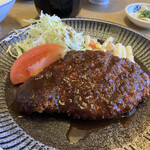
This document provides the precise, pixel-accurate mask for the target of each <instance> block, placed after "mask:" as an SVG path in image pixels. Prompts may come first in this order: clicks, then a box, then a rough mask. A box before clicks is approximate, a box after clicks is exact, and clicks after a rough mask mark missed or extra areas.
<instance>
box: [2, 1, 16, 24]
mask: <svg viewBox="0 0 150 150" xmlns="http://www.w3.org/2000/svg"><path fill="white" fill-rule="evenodd" d="M14 3H15V0H2V1H0V22H2V21H3V20H4V19H5V17H6V16H7V15H8V13H9V11H10V10H11V8H12V6H13V5H14Z"/></svg>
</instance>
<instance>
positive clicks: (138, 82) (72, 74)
mask: <svg viewBox="0 0 150 150" xmlns="http://www.w3.org/2000/svg"><path fill="white" fill-rule="evenodd" d="M148 95H149V76H148V75H147V74H146V73H144V72H143V71H142V70H141V69H140V66H139V65H138V64H136V63H133V62H131V61H130V60H128V59H125V58H119V57H117V56H113V55H112V54H111V53H110V52H103V51H91V50H87V51H70V52H68V53H67V55H65V57H64V58H61V59H59V60H57V61H56V62H54V63H53V64H51V65H50V66H48V67H46V68H45V69H44V70H43V71H42V72H41V73H39V74H38V75H36V76H34V77H31V78H30V79H29V80H27V81H26V82H25V83H24V84H22V85H21V86H20V87H19V89H18V91H17V97H16V102H17V103H18V105H19V107H20V110H21V111H23V112H26V113H29V114H31V113H32V112H39V113H42V112H47V113H65V114H68V115H71V116H73V117H74V118H80V119H91V120H95V119H111V118H114V117H117V116H121V115H124V114H128V113H129V112H130V111H132V110H133V109H134V108H135V107H136V106H137V105H138V104H139V102H141V101H142V100H143V99H144V98H146V97H147V96H148Z"/></svg>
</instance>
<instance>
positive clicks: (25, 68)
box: [10, 43, 65, 84]
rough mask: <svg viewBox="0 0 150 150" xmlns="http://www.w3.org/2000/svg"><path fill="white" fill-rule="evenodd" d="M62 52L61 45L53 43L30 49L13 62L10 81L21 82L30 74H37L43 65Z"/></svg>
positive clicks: (51, 61) (48, 63) (53, 60)
mask: <svg viewBox="0 0 150 150" xmlns="http://www.w3.org/2000/svg"><path fill="white" fill-rule="evenodd" d="M64 52H65V48H64V47H63V46H61V45H58V44H54V43H50V44H44V45H40V46H37V47H34V48H32V49H30V50H29V51H27V52H25V53H24V54H23V55H21V56H20V57H19V58H18V59H17V60H16V61H15V62H14V64H13V66H12V68H11V71H10V79H11V81H12V83H13V84H19V83H23V82H25V81H26V80H28V79H29V78H30V77H31V76H35V75H37V74H38V73H39V72H41V71H42V70H43V69H44V68H45V67H47V66H49V65H50V64H51V63H53V62H55V61H56V60H57V59H58V58H59V57H60V56H62V55H63V54H64Z"/></svg>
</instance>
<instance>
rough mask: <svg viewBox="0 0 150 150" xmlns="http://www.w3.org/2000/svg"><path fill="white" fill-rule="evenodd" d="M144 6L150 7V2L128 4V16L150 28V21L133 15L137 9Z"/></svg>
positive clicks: (137, 23)
mask: <svg viewBox="0 0 150 150" xmlns="http://www.w3.org/2000/svg"><path fill="white" fill-rule="evenodd" d="M142 6H148V7H150V3H132V4H130V5H127V6H126V8H125V11H126V14H127V17H128V18H129V20H130V21H131V22H133V23H134V24H135V25H137V26H139V27H142V28H147V29H150V22H149V21H145V20H141V19H139V18H137V17H135V16H134V15H133V14H134V13H135V12H136V11H139V10H140V8H141V7H142Z"/></svg>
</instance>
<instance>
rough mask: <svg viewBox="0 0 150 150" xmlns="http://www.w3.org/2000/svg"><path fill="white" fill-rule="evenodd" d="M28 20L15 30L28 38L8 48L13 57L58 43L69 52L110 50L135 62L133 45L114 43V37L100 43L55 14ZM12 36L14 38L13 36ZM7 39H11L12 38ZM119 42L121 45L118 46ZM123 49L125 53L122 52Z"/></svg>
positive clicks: (17, 33) (17, 34)
mask: <svg viewBox="0 0 150 150" xmlns="http://www.w3.org/2000/svg"><path fill="white" fill-rule="evenodd" d="M26 21H28V22H30V23H32V24H31V25H30V26H28V27H26V28H23V29H21V30H15V31H14V32H15V33H16V34H14V36H19V35H20V34H24V36H26V39H25V40H21V41H20V42H17V43H15V45H14V46H13V47H12V46H10V47H9V48H8V52H9V53H10V55H11V56H13V57H16V58H19V57H20V56H21V55H22V54H24V53H25V52H27V51H28V50H30V49H32V48H33V47H36V46H39V45H42V44H46V43H56V44H59V45H61V46H63V47H65V48H66V50H67V51H68V52H69V51H71V50H76V51H82V50H87V49H88V50H100V51H110V52H111V53H112V54H113V55H116V56H119V57H120V58H128V59H130V60H131V61H133V62H134V57H133V54H132V48H131V46H124V45H122V44H121V43H116V44H114V43H113V41H114V39H113V37H108V38H106V40H105V41H104V43H100V42H98V40H97V39H96V38H93V37H91V36H89V35H84V33H83V32H81V33H78V32H76V31H75V30H74V29H73V28H72V27H70V26H68V25H66V24H65V23H64V22H62V21H61V19H60V18H59V17H57V16H55V15H54V16H49V15H48V14H43V13H41V15H40V19H38V20H35V19H31V20H26ZM11 38H13V36H12V37H11ZM5 40H10V38H7V39H5ZM117 44H119V45H120V46H119V47H118V46H117ZM128 47H130V48H128ZM123 50H124V51H123ZM128 50H129V51H130V55H129V56H128V55H127V54H126V53H127V51H128ZM122 51H123V52H124V53H122ZM120 54H122V55H120Z"/></svg>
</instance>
